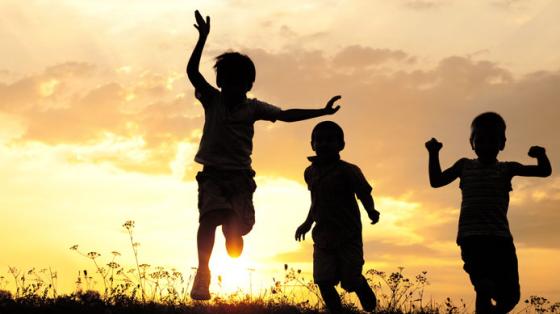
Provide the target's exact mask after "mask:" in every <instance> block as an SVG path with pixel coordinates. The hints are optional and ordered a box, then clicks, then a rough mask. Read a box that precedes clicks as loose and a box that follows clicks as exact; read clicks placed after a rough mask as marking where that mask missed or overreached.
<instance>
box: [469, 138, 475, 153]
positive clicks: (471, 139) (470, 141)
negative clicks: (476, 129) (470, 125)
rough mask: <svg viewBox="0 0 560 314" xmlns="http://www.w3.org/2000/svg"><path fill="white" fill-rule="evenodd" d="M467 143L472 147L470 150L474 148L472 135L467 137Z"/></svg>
mask: <svg viewBox="0 0 560 314" xmlns="http://www.w3.org/2000/svg"><path fill="white" fill-rule="evenodd" d="M469 144H471V148H472V150H474V141H473V138H472V136H471V138H469Z"/></svg>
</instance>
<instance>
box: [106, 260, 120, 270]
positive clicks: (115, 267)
mask: <svg viewBox="0 0 560 314" xmlns="http://www.w3.org/2000/svg"><path fill="white" fill-rule="evenodd" d="M107 266H109V268H112V269H117V268H119V267H121V265H119V264H118V263H115V262H110V263H109V264H107Z"/></svg>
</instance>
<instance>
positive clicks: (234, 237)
mask: <svg viewBox="0 0 560 314" xmlns="http://www.w3.org/2000/svg"><path fill="white" fill-rule="evenodd" d="M238 220H239V218H238V217H237V215H236V214H235V213H233V212H232V213H229V215H228V216H227V218H226V219H225V222H224V224H223V225H222V232H223V233H224V237H225V238H226V250H227V252H228V255H229V256H230V257H233V258H237V257H239V256H240V255H241V252H243V233H242V231H241V228H240V226H241V223H240V222H239V221H238Z"/></svg>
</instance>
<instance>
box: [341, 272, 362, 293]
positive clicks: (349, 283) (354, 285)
mask: <svg viewBox="0 0 560 314" xmlns="http://www.w3.org/2000/svg"><path fill="white" fill-rule="evenodd" d="M364 280H366V279H365V278H364V276H362V275H361V274H360V276H353V277H351V278H343V279H342V280H341V281H340V286H341V287H342V289H344V290H346V291H348V292H354V291H356V289H358V288H359V287H360V286H361V285H362V284H363V282H364Z"/></svg>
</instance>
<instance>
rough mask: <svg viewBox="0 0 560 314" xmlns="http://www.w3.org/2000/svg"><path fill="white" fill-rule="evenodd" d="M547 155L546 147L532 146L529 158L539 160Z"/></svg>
mask: <svg viewBox="0 0 560 314" xmlns="http://www.w3.org/2000/svg"><path fill="white" fill-rule="evenodd" d="M545 154H546V151H545V149H544V147H540V146H531V148H530V149H529V156H530V157H533V158H538V157H540V156H543V155H545Z"/></svg>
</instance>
